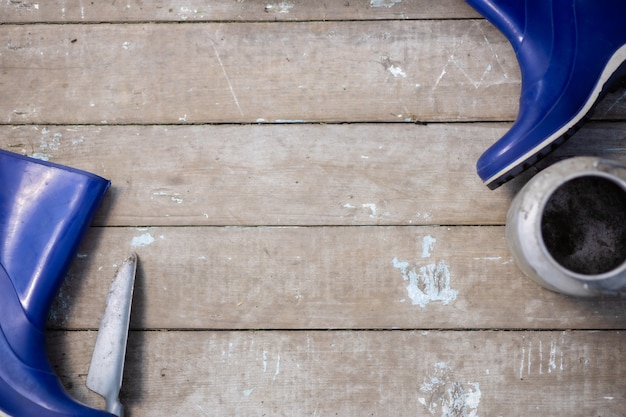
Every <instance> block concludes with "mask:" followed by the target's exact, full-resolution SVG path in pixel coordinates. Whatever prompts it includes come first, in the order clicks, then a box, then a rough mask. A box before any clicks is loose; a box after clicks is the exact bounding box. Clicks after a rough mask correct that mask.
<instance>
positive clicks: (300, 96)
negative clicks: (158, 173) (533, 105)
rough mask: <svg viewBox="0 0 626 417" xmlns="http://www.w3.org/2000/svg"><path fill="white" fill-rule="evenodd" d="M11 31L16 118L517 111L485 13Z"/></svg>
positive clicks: (1, 118)
mask: <svg viewBox="0 0 626 417" xmlns="http://www.w3.org/2000/svg"><path fill="white" fill-rule="evenodd" d="M0 44H2V45H5V48H4V49H3V50H2V54H1V55H0V59H1V64H0V68H1V71H2V74H1V75H2V77H1V78H0V87H1V90H0V91H1V95H0V98H1V99H2V100H0V122H2V123H10V124H31V123H53V124H151V123H158V124H173V123H176V124H181V123H182V124H184V123H228V122H236V123H240V122H244V123H255V122H270V123H275V122H278V123H281V122H305V121H306V122H363V121H365V122H399V121H400V122H401V121H420V122H426V121H475V120H513V119H514V118H515V114H516V111H517V102H518V98H519V88H520V87H519V81H520V78H519V69H518V67H517V62H516V60H515V57H514V54H513V51H512V49H511V47H510V45H509V44H508V43H507V41H506V40H505V39H504V37H503V36H502V35H501V34H500V33H498V32H497V31H496V30H495V29H494V28H493V27H492V26H491V25H489V24H488V23H486V22H485V21H482V20H449V21H403V22H399V21H364V22H357V21H351V22H305V23H269V22H267V23H243V24H220V23H207V24H197V25H196V24H194V25H180V24H117V25H83V24H75V25H34V26H29V25H1V26H0ZM622 98H623V96H622V95H621V93H615V94H613V95H612V96H610V97H609V98H608V99H607V100H605V104H604V105H603V106H601V107H600V108H599V109H598V114H600V115H602V117H603V118H612V119H616V118H618V119H619V118H620V117H623V116H624V114H626V101H625V100H623V99H622Z"/></svg>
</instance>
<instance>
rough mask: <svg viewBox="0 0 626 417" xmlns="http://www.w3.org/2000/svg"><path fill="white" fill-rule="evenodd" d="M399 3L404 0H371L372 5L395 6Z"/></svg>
mask: <svg viewBox="0 0 626 417" xmlns="http://www.w3.org/2000/svg"><path fill="white" fill-rule="evenodd" d="M398 3H402V0H370V7H387V8H390V7H393V6H395V5H396V4H398Z"/></svg>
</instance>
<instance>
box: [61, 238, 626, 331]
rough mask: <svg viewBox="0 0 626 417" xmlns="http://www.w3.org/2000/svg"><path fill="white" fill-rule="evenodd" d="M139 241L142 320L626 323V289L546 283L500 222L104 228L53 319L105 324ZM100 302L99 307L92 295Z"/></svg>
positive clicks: (330, 324)
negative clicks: (611, 291) (119, 277)
mask: <svg viewBox="0 0 626 417" xmlns="http://www.w3.org/2000/svg"><path fill="white" fill-rule="evenodd" d="M131 251H136V252H137V253H138V255H139V259H140V261H139V267H138V271H139V272H138V277H137V282H136V287H137V288H136V291H135V294H136V296H135V304H134V307H133V308H134V310H133V312H134V313H133V321H132V326H133V328H136V329H266V330H272V329H374V328H376V329H379V328H381V329H396V328H398V329H439V328H442V329H443V328H445V329H485V328H490V329H520V328H524V329H558V328H563V329H573V328H579V329H580V328H582V329H623V326H624V322H625V319H626V316H625V311H626V309H625V308H624V307H625V303H626V300H625V299H623V298H606V299H594V300H575V299H571V298H568V297H564V296H561V295H558V294H555V293H552V292H549V291H546V290H544V289H542V288H540V287H538V286H537V285H536V284H535V283H533V282H531V281H530V280H529V279H528V278H526V277H525V276H523V275H522V274H521V273H520V272H519V270H518V268H517V266H516V265H515V263H514V262H513V259H512V258H511V255H510V254H509V252H508V249H507V246H506V241H505V238H504V228H503V227H459V226H455V227H381V226H375V227H280V228H267V227H249V228H246V227H244V228H242V227H226V228H224V227H217V228H215V227H173V228H153V227H151V228H139V229H137V228H94V229H92V231H91V232H90V234H89V235H88V236H87V238H86V239H85V244H84V245H83V247H82V248H81V249H80V255H79V257H78V258H77V259H76V260H75V262H74V266H73V268H72V271H71V272H70V277H69V279H68V280H67V282H66V284H65V286H64V288H63V289H62V291H61V295H60V297H59V300H58V303H57V305H56V306H55V307H54V308H53V310H52V318H53V322H52V323H51V325H53V326H55V327H60V328H75V329H81V328H91V329H93V328H97V326H98V323H99V317H100V315H101V314H102V311H103V310H104V300H105V296H106V294H107V291H108V286H109V285H110V283H111V281H112V279H113V275H114V273H115V269H116V268H117V264H119V262H121V260H123V259H124V258H125V257H127V256H128V254H129V253H130V252H131ZM95 306H98V308H95Z"/></svg>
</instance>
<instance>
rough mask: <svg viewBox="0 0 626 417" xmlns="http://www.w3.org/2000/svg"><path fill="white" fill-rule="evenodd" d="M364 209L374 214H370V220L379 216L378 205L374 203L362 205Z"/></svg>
mask: <svg viewBox="0 0 626 417" xmlns="http://www.w3.org/2000/svg"><path fill="white" fill-rule="evenodd" d="M361 206H362V207H363V208H367V209H370V211H371V212H372V213H371V214H370V219H375V218H376V216H377V214H378V208H377V207H376V204H373V203H367V204H362V205H361Z"/></svg>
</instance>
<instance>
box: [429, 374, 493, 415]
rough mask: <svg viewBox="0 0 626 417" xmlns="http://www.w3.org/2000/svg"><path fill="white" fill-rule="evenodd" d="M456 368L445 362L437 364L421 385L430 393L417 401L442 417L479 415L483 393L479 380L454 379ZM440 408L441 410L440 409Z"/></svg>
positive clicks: (431, 412)
mask: <svg viewBox="0 0 626 417" xmlns="http://www.w3.org/2000/svg"><path fill="white" fill-rule="evenodd" d="M453 376H454V370H453V369H452V368H450V367H449V366H448V365H446V363H445V362H438V363H436V364H435V370H434V372H433V374H431V375H430V376H429V377H428V378H426V379H424V382H423V383H422V384H421V385H420V391H421V392H422V393H424V394H428V400H427V399H426V398H425V397H419V398H418V399H417V401H418V402H419V403H420V404H422V405H423V406H424V407H426V408H427V409H428V411H429V412H430V414H432V415H436V414H437V415H440V416H441V417H478V406H479V404H480V398H481V396H482V393H481V391H480V385H479V384H478V383H477V382H467V383H462V382H459V381H455V380H453V378H452V377H453ZM439 409H440V410H441V411H439Z"/></svg>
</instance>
